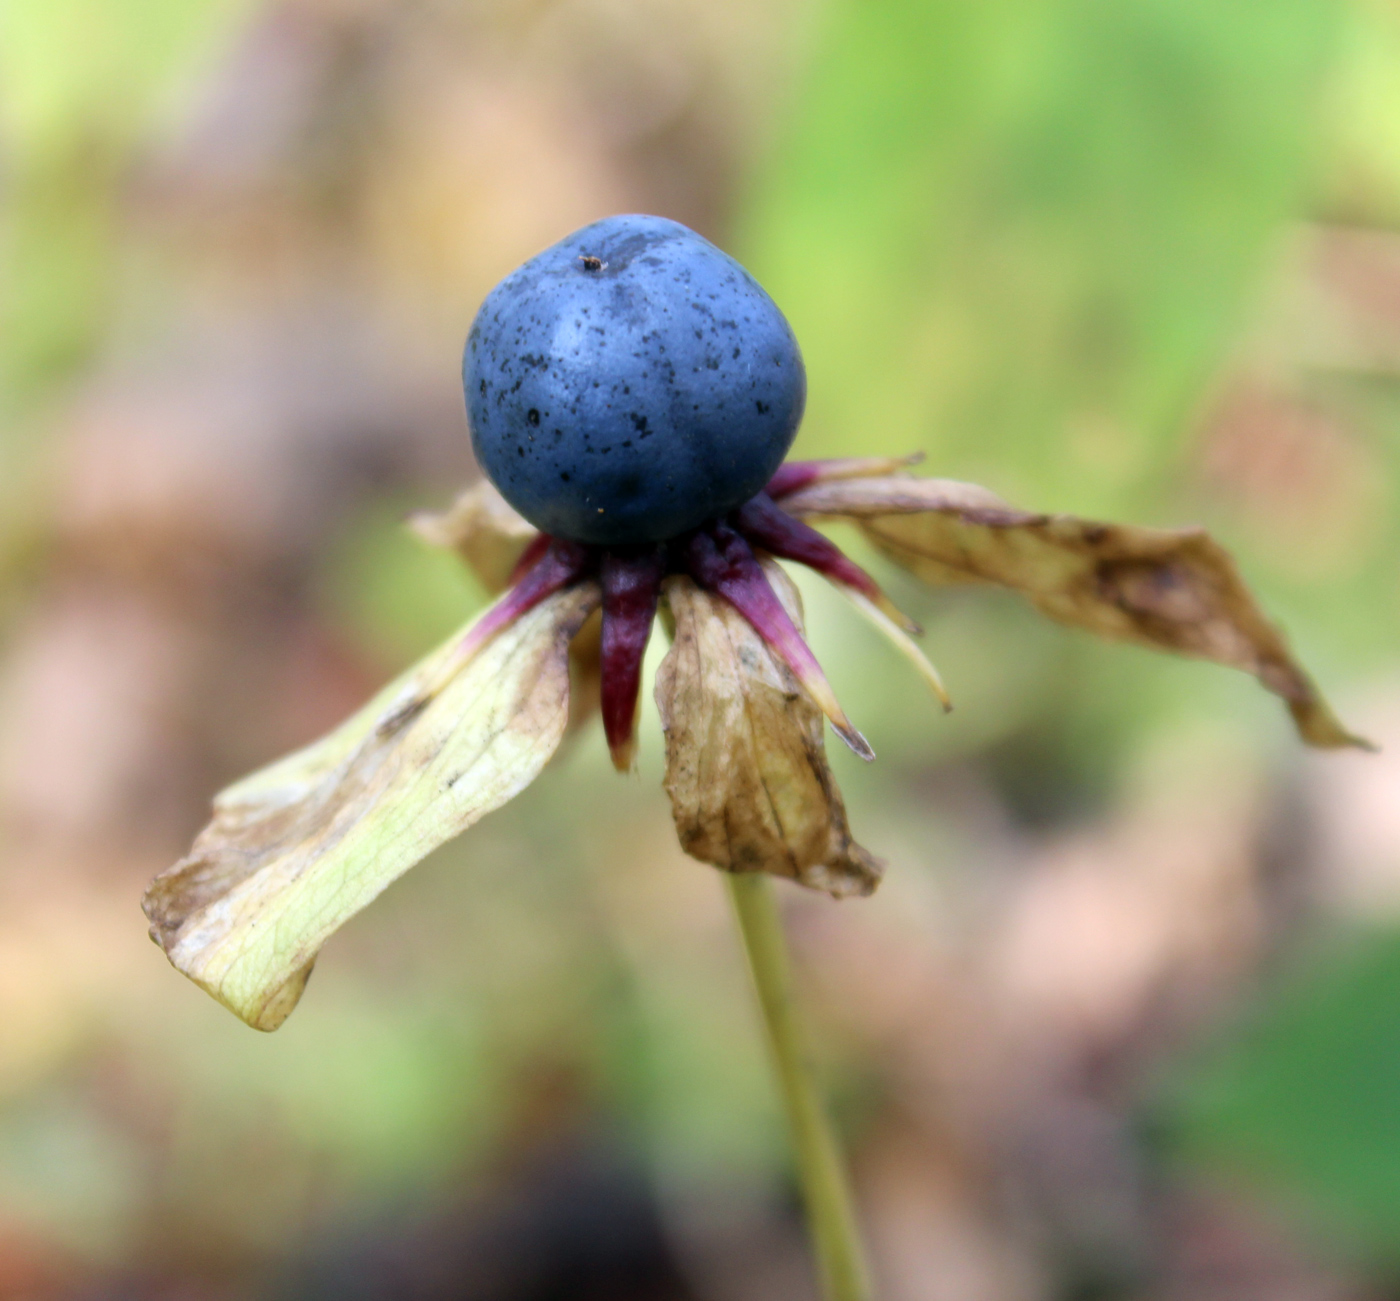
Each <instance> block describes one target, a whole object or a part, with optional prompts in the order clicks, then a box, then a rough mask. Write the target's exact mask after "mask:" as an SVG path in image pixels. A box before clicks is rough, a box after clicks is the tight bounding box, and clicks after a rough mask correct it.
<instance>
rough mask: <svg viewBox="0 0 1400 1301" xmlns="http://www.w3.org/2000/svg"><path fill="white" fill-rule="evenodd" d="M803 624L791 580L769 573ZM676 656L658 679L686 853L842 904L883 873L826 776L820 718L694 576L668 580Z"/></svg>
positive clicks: (741, 621)
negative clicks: (786, 881)
mask: <svg viewBox="0 0 1400 1301" xmlns="http://www.w3.org/2000/svg"><path fill="white" fill-rule="evenodd" d="M764 568H765V569H766V571H767V573H768V577H769V581H770V582H771V583H772V585H773V588H774V590H775V591H776V592H777V593H778V595H779V597H780V598H781V599H782V601H783V604H784V605H786V606H787V608H788V612H789V614H791V615H792V618H793V621H794V622H795V623H796V624H798V626H799V627H800V626H801V622H802V609H801V602H800V599H799V598H798V595H797V590H796V589H795V588H794V587H793V586H792V583H791V580H789V579H788V577H787V575H786V574H784V573H783V572H782V570H781V569H780V568H779V567H778V566H777V565H775V564H773V563H771V562H767V563H765V566H764ZM665 598H666V602H667V604H668V605H669V608H670V613H671V617H672V619H673V620H674V625H675V632H674V641H673V643H672V646H671V649H670V650H669V651H668V652H667V654H666V658H665V659H664V660H663V661H662V662H661V666H660V668H659V669H658V671H657V675H656V703H657V705H658V706H659V707H660V710H661V725H662V728H663V730H664V731H665V734H666V779H665V785H666V793H667V794H668V795H669V796H670V797H671V812H672V814H673V816H674V817H675V821H676V830H677V833H678V834H679V836H680V842H681V847H682V848H683V849H684V850H685V851H686V853H688V854H690V855H692V856H693V857H695V858H698V859H700V860H702V861H703V862H707V863H713V864H714V865H715V866H716V867H720V868H723V869H725V870H726V871H730V872H771V873H773V874H774V875H776V876H787V877H791V878H792V879H793V880H795V881H800V882H801V883H802V884H803V885H807V886H811V887H813V888H814V889H818V890H825V891H827V892H828V893H830V894H832V895H836V896H838V897H839V896H842V895H850V894H869V893H870V892H871V891H872V890H874V888H875V887H876V885H877V884H879V880H880V875H881V872H882V870H883V869H882V867H881V865H880V863H879V862H878V861H877V860H876V859H875V858H873V857H872V856H871V855H870V854H868V853H867V852H866V851H865V850H864V849H862V848H861V847H860V846H859V845H858V844H856V842H855V841H854V840H853V839H852V838H851V833H850V828H849V827H848V826H847V823H846V809H845V806H844V804H843V803H842V800H841V793H840V791H838V790H837V788H836V783H835V781H834V780H833V778H832V775H831V770H830V769H829V768H828V767H827V762H826V751H825V748H824V745H823V741H822V722H823V718H822V713H821V710H820V709H818V708H817V705H816V703H815V702H814V701H813V700H812V699H811V697H810V696H808V694H807V693H806V692H805V691H804V690H803V689H802V687H801V686H800V685H799V684H798V682H797V679H796V678H795V677H793V675H792V673H791V671H790V670H789V669H788V668H787V666H786V665H785V664H783V663H782V662H781V661H780V660H778V659H777V658H776V657H775V656H774V655H773V654H772V653H770V651H769V650H768V647H767V646H766V645H765V644H764V642H763V640H762V639H761V638H760V637H759V636H758V634H757V633H756V632H755V631H754V630H753V628H752V626H751V625H750V624H749V623H748V621H747V620H746V619H745V618H744V617H743V616H742V615H741V614H739V612H738V611H737V610H735V609H734V607H733V606H731V605H730V604H729V603H728V602H727V601H725V600H724V599H723V598H722V597H718V596H714V595H711V594H710V593H708V592H705V591H702V590H701V589H700V588H698V587H696V586H695V584H694V583H692V582H691V581H690V580H689V579H688V578H684V577H674V578H670V579H668V580H667V581H666V588H665Z"/></svg>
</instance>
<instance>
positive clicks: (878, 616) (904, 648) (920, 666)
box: [841, 587, 953, 714]
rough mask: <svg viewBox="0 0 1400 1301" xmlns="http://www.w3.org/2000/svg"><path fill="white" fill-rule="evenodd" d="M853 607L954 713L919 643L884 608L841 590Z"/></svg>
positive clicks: (946, 689)
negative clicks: (881, 634) (882, 635)
mask: <svg viewBox="0 0 1400 1301" xmlns="http://www.w3.org/2000/svg"><path fill="white" fill-rule="evenodd" d="M841 590H842V591H844V592H845V594H846V596H847V597H848V598H849V599H850V602H851V604H852V605H854V606H855V607H856V609H857V610H859V611H860V612H861V613H862V614H863V615H864V616H865V617H866V618H867V619H869V620H870V622H871V623H873V624H874V625H875V627H877V628H878V629H879V630H880V631H881V632H882V633H884V634H885V636H886V637H888V638H889V639H890V642H891V644H893V646H894V648H895V649H896V650H897V651H899V653H900V654H901V655H903V656H904V657H905V658H906V659H907V660H908V661H909V662H910V663H911V664H912V665H913V666H914V668H915V669H916V670H917V671H918V674H919V676H920V677H921V678H923V680H924V682H925V684H926V685H927V686H928V689H929V690H930V691H932V692H933V694H934V695H935V696H936V697H937V698H938V703H939V704H940V705H942V706H943V712H944V713H945V714H951V713H952V712H953V700H952V697H951V696H949V694H948V688H947V687H945V686H944V685H943V678H942V676H941V675H940V673H939V672H938V670H937V669H936V668H934V666H933V664H932V662H931V661H930V660H929V658H928V656H927V655H925V654H924V653H923V651H922V650H921V649H920V648H919V645H918V643H917V642H916V641H914V640H913V638H911V637H910V636H909V634H908V633H907V632H905V630H904V629H903V628H902V627H900V625H899V624H898V623H896V622H895V621H894V620H893V619H891V618H890V616H889V613H888V611H887V610H885V609H884V608H883V607H882V606H881V605H879V604H877V603H876V602H874V601H872V600H870V599H869V598H868V597H867V596H865V595H864V594H863V593H861V592H857V591H856V590H855V589H854V588H849V587H847V588H842V589H841Z"/></svg>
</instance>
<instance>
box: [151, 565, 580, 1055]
mask: <svg viewBox="0 0 1400 1301" xmlns="http://www.w3.org/2000/svg"><path fill="white" fill-rule="evenodd" d="M598 600H599V595H598V589H597V586H596V585H595V584H593V583H584V584H581V585H579V586H576V587H573V588H569V589H566V590H565V591H563V592H560V593H557V594H556V595H554V596H553V597H551V598H549V599H548V600H546V601H544V602H543V603H541V604H540V605H539V606H537V607H536V608H535V609H534V610H532V611H530V612H529V613H528V614H525V615H523V616H522V617H521V618H520V619H519V620H518V621H517V622H515V623H514V624H512V625H511V626H509V627H507V628H506V629H505V630H503V631H502V632H501V633H499V634H498V635H497V636H496V637H495V638H494V639H493V640H492V641H490V642H488V643H487V644H486V646H485V647H483V648H482V649H481V650H480V651H479V652H478V653H477V654H476V656H475V657H474V658H473V659H471V660H470V661H469V662H468V663H467V664H466V665H465V666H464V667H461V668H460V670H459V671H457V672H456V673H455V674H451V675H445V674H444V673H443V671H442V669H443V665H444V663H448V662H450V661H451V660H452V658H453V656H454V653H455V650H456V647H457V646H458V645H459V644H460V643H461V640H462V636H463V634H464V633H465V631H466V629H463V630H461V631H460V632H458V633H457V634H456V635H455V636H454V637H453V638H452V639H451V640H450V641H449V642H447V643H446V644H445V645H443V646H442V647H440V648H439V649H438V650H436V651H434V652H433V653H432V654H431V655H429V656H427V657H426V658H425V659H423V660H422V661H420V662H419V663H418V664H417V665H415V666H414V668H413V669H411V670H410V671H409V672H408V673H406V674H405V675H404V676H403V677H401V678H400V679H398V680H397V681H396V682H393V683H390V685H389V686H387V687H385V688H384V690H383V691H381V692H380V693H379V694H378V695H377V696H376V697H375V698H374V699H373V700H372V701H370V703H369V704H368V705H366V706H365V707H364V708H363V709H362V710H360V711H359V712H358V713H357V714H355V715H354V716H353V717H352V718H350V719H348V720H347V721H346V722H345V723H343V724H342V725H341V726H340V727H339V728H337V729H336V730H335V731H334V732H332V733H330V735H328V736H327V737H325V738H324V739H323V740H321V741H319V742H317V743H315V744H314V745H311V746H309V747H307V748H306V749H304V750H301V751H298V752H297V753H296V754H293V755H290V756H288V757H287V758H285V759H283V760H281V761H279V762H277V763H274V764H272V765H271V766H269V767H267V768H264V769H262V770H261V771H259V772H256V773H254V774H252V775H251V776H250V777H246V778H244V779H243V780H242V781H240V782H238V783H236V784H235V785H233V786H230V787H229V788H228V789H227V790H226V791H224V792H223V793H222V794H221V795H219V796H218V797H217V798H216V799H215V801H214V819H213V821H212V822H211V823H210V824H209V826H208V827H206V828H205V830H204V831H203V832H202V833H201V834H200V836H199V839H198V840H196V842H195V844H194V848H193V850H192V851H191V853H190V854H189V856H188V857H187V858H185V859H183V860H182V861H181V862H179V863H177V864H176V865H175V866H174V867H172V868H171V869H170V870H169V871H167V872H165V873H163V874H162V875H161V876H159V877H157V878H156V880H155V881H154V882H152V884H151V887H150V889H149V890H148V891H147V893H146V898H145V901H144V906H145V909H146V914H147V916H148V917H149V918H150V919H151V934H152V937H153V938H154V939H155V940H156V942H157V943H158V944H160V946H161V947H162V948H163V949H164V950H165V952H166V954H167V955H168V956H169V958H170V960H171V962H172V963H174V964H175V966H176V967H178V968H179V969H180V970H181V971H182V972H184V974H185V975H187V976H188V977H189V978H190V979H191V980H193V981H194V982H195V983H196V984H198V985H200V986H202V987H203V988H204V989H206V990H207V991H208V992H209V993H210V994H212V995H213V996H214V997H215V998H217V999H218V1000H219V1001H220V1002H221V1003H223V1004H225V1005H226V1006H227V1007H228V1008H230V1009H231V1010H232V1011H233V1012H235V1013H236V1014H237V1015H238V1016H240V1017H242V1018H243V1020H245V1021H247V1022H248V1024H249V1025H252V1026H254V1027H256V1028H257V1029H260V1030H273V1029H276V1028H277V1026H278V1025H280V1024H281V1023H282V1021H283V1020H284V1019H285V1018H286V1016H287V1014H288V1013H289V1012H290V1011H291V1010H292V1008H293V1007H294V1006H295V1005H296V1002H297V999H298V998H299V997H300V996H301V991H302V987H303V986H304V985H305V983H306V978H307V976H308V975H309V974H310V971H311V965H312V963H313V962H314V961H315V958H316V954H317V951H318V950H319V949H320V947H321V945H322V944H323V943H325V941H326V939H327V937H328V936H330V935H331V933H332V932H333V931H335V930H336V929H337V928H338V927H339V926H341V925H342V924H343V923H344V922H345V921H347V920H348V919H349V918H350V917H352V916H354V915H355V913H357V912H359V911H360V909H362V908H363V907H365V905H366V904H368V903H369V902H370V901H371V900H372V899H373V898H374V897H375V896H376V895H378V894H379V893H380V891H382V890H383V889H384V888H385V887H386V886H387V885H389V883H390V882H392V881H393V880H395V878H397V877H398V876H400V875H402V874H403V873H404V872H405V871H407V870H408V869H409V868H410V867H412V866H413V865H414V864H415V863H417V862H418V861H420V860H421V859H422V858H424V857H426V856H427V855H428V854H429V853H430V852H431V851H432V850H433V849H435V848H437V846H438V845H440V844H442V843H443V842H444V841H445V840H448V839H450V838H451V837H452V836H455V835H456V834H457V833H458V832H460V831H463V830H465V829H466V828H467V827H469V826H470V825H471V824H472V823H473V822H475V821H476V820H477V819H478V818H480V817H481V816H482V815H483V814H486V813H489V812H490V811H491V810H492V809H495V808H499V807H500V806H501V805H502V804H504V803H505V802H506V801H507V800H509V799H511V798H512V797H513V796H514V795H516V794H518V793H519V792H520V791H521V790H523V789H524V788H525V787H526V786H528V785H529V784H530V782H531V781H533V780H534V779H535V777H536V776H537V775H538V773H539V771H540V769H541V768H543V767H544V765H545V763H546V762H547V761H548V759H549V757H550V756H551V755H552V754H553V753H554V751H555V749H556V747H557V746H558V744H559V741H560V738H561V737H562V736H563V733H564V728H565V725H566V723H567V720H568V715H569V676H568V648H569V642H570V640H571V639H572V637H573V636H574V634H575V633H576V632H577V631H578V629H579V627H580V626H581V625H582V623H583V622H584V620H585V619H586V618H587V616H588V615H589V614H590V613H591V612H592V610H593V609H594V608H596V606H597V604H598ZM444 678H445V680H444ZM426 684H432V685H431V687H428V686H427V685H426ZM406 700H412V701H417V702H419V703H418V705H417V707H415V708H412V709H409V710H405V708H404V701H406Z"/></svg>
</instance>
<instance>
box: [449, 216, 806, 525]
mask: <svg viewBox="0 0 1400 1301" xmlns="http://www.w3.org/2000/svg"><path fill="white" fill-rule="evenodd" d="M462 379H463V383H464V385H465V387H466V394H467V415H468V418H469V420H470V422H471V433H472V446H473V448H474V449H475V451H476V457H477V460H478V461H479V462H480V464H481V467H482V469H483V470H485V472H486V474H487V475H488V476H489V477H490V479H491V481H492V482H493V483H494V484H495V485H496V487H497V488H499V489H500V491H501V494H502V495H503V496H504V497H505V499H506V500H507V501H508V502H510V504H511V505H512V506H514V507H515V509H516V510H518V511H519V512H520V513H521V514H522V515H523V516H524V517H525V518H526V519H527V520H529V521H530V523H532V524H533V525H535V527H536V528H538V529H540V530H542V531H543V532H545V533H549V534H552V535H553V536H555V537H561V538H570V539H572V540H574V541H576V542H589V543H596V544H601V545H613V546H616V545H624V544H628V543H645V542H659V541H663V540H664V539H666V538H672V537H676V536H677V535H679V534H682V533H684V532H686V531H687V530H688V529H693V528H695V527H697V526H698V525H700V524H703V523H705V521H707V520H710V519H714V518H716V517H717V516H720V515H723V514H724V513H725V512H726V511H730V510H733V509H734V508H735V507H737V506H739V505H741V504H742V503H744V502H745V501H747V500H748V499H749V498H750V497H752V496H753V495H754V494H755V493H757V492H759V491H760V490H761V489H762V488H763V486H764V484H766V483H767V482H768V480H769V478H770V477H771V476H772V474H773V472H774V470H776V469H777V468H778V466H779V464H781V462H782V460H783V457H784V456H786V455H787V450H788V448H789V447H790V446H791V444H792V440H793V436H794V435H795V434H796V433H797V426H798V423H799V422H800V421H801V419H802V408H803V405H804V403H805V401H806V396H807V377H806V372H805V371H804V369H803V366H802V354H801V353H800V352H799V351H798V348H797V340H796V339H795V338H794V337H793V334H792V330H791V329H790V328H789V327H788V323H787V321H786V320H785V319H784V317H783V314H782V312H780V311H779V310H778V308H777V305H776V304H775V303H774V302H773V300H772V299H771V298H769V297H768V295H767V294H766V293H764V292H763V290H762V288H761V287H760V286H759V284H758V282H757V281H756V280H754V278H753V277H752V276H751V275H749V273H748V272H747V271H745V270H744V268H743V267H741V266H740V265H739V264H738V263H737V262H735V261H734V259H733V258H731V257H729V256H728V255H727V254H725V253H722V252H721V251H720V250H719V249H717V248H716V247H715V246H714V245H713V244H711V243H710V242H709V241H708V240H705V239H702V238H701V237H700V236H699V235H697V234H696V233H695V232H694V231H693V230H689V229H687V228H686V227H685V226H682V225H680V224H679V223H678V222H674V221H667V220H665V219H664V218H661V217H644V216H625V217H609V218H607V219H606V220H604V221H599V222H594V224H593V225H591V226H585V227H584V228H583V229H582V230H579V231H575V232H574V233H573V234H572V235H570V236H569V237H568V238H567V239H564V240H561V241H560V242H559V243H558V244H555V245H554V247H553V248H548V249H546V250H545V251H544V252H543V253H541V254H540V255H539V256H538V257H535V258H531V259H530V261H528V262H526V263H525V264H524V265H523V266H521V267H518V268H517V269H516V270H515V271H513V272H511V274H510V275H508V276H507V277H506V278H505V279H504V280H502V281H501V283H500V284H498V285H497V286H496V287H495V289H493V290H492V291H491V293H490V294H489V295H488V296H487V299H486V301H485V302H484V303H483V304H482V305H481V310H480V311H479V312H478V313H477V316H476V320H475V322H474V323H473V324H472V329H471V334H470V336H469V337H468V339H467V348H466V355H465V356H464V358H463V361H462Z"/></svg>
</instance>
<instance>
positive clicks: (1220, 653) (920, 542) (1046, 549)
mask: <svg viewBox="0 0 1400 1301" xmlns="http://www.w3.org/2000/svg"><path fill="white" fill-rule="evenodd" d="M782 506H783V509H784V510H787V511H789V512H791V513H792V514H794V515H799V516H805V517H809V518H810V517H826V518H830V519H853V520H854V521H855V522H856V523H858V524H859V525H860V527H861V529H862V530H863V531H864V533H865V534H866V536H867V537H868V538H869V539H870V540H871V541H872V542H873V543H874V544H875V545H876V546H877V547H879V548H880V550H881V551H883V552H884V553H885V554H886V555H887V556H889V557H890V558H891V559H892V560H895V561H897V562H898V563H899V564H901V565H903V566H904V567H905V568H906V569H910V570H912V571H913V572H914V573H915V574H917V575H918V576H919V577H920V578H923V579H925V580H926V581H927V582H930V583H938V584H946V583H995V584H998V585H1000V586H1003V587H1009V588H1013V589H1014V590H1016V591H1018V592H1020V593H1022V594H1023V595H1024V596H1026V597H1027V598H1028V599H1029V600H1030V601H1031V602H1032V603H1033V604H1034V605H1035V606H1036V608H1037V609H1039V610H1040V611H1041V612H1042V613H1043V614H1046V615H1048V616H1049V617H1050V618H1052V619H1055V620H1057V621H1058V622H1060V623H1065V624H1071V625H1073V626H1075V627H1078V628H1085V629H1087V630H1088V631H1090V632H1093V633H1096V634H1098V635H1099V636H1101V637H1109V638H1114V639H1117V640H1121V641H1131V642H1136V643H1138V644H1139V645H1143V646H1150V647H1153V648H1154V649H1157V650H1169V651H1174V652H1177V653H1179V654H1182V655H1192V656H1197V657H1199V658H1202V659H1208V660H1214V661H1215V662H1216V663H1218V664H1227V665H1230V666H1232V667H1234V668H1239V669H1243V670H1245V671H1246V672H1247V673H1252V674H1254V676H1255V677H1257V678H1258V679H1259V681H1260V682H1262V683H1263V684H1264V686H1266V687H1267V688H1268V689H1269V690H1270V691H1272V692H1274V693H1275V694H1277V695H1279V696H1281V697H1282V698H1283V699H1284V701H1285V702H1286V703H1287V705H1288V708H1289V711H1290V712H1291V713H1292V715H1293V719H1294V721H1295V723H1296V724H1297V726H1298V731H1299V733H1300V734H1301V735H1302V737H1303V739H1304V740H1305V741H1307V742H1308V743H1309V744H1311V745H1316V746H1327V747H1331V746H1344V745H1359V746H1363V747H1364V746H1366V745H1367V743H1366V742H1365V741H1363V740H1361V739H1360V738H1358V737H1355V736H1353V735H1352V734H1351V733H1350V732H1348V731H1347V730H1346V728H1344V727H1343V726H1342V724H1341V723H1340V722H1339V721H1338V720H1337V718H1336V716H1335V715H1334V714H1333V713H1332V711H1331V709H1330V708H1329V707H1328V705H1327V703H1326V701H1324V700H1323V698H1322V696H1321V694H1320V693H1319V692H1318V690H1317V688H1316V687H1315V686H1314V685H1313V683H1312V680H1311V679H1310V678H1309V677H1308V675H1307V674H1306V673H1305V672H1304V671H1303V669H1302V667H1301V666H1300V665H1299V664H1298V663H1297V662H1296V661H1295V660H1294V658H1293V656H1292V654H1291V653H1290V652H1289V649H1288V644H1287V641H1286V640H1285V638H1284V636H1283V634H1282V633H1281V632H1280V631H1279V629H1278V628H1276V627H1275V626H1274V625H1273V624H1272V623H1271V622H1270V621H1269V620H1268V619H1267V618H1266V617H1265V615H1264V613H1263V611H1262V610H1260V608H1259V606H1258V605H1257V604H1256V602H1255V600H1254V598H1253V596H1252V595H1251V594H1250V591H1249V589H1248V587H1246V586H1245V583H1244V580H1243V579H1242V578H1241V577H1240V574H1239V571H1238V570H1237V569H1236V568H1235V562H1234V560H1233V559H1232V558H1231V557H1230V554H1229V552H1227V551H1226V550H1225V549H1224V548H1223V547H1222V546H1220V544H1219V543H1217V542H1216V541H1215V540H1214V539H1213V538H1212V537H1211V536H1210V535H1209V534H1208V533H1206V532H1205V530H1203V529H1199V528H1186V529H1151V528H1138V527H1136V526H1133V525H1128V524H1103V523H1098V522H1095V521H1093V520H1083V519H1079V518H1077V517H1075V516H1073V515H1034V514H1030V513H1028V512H1026V511H1021V510H1015V509H1013V508H1012V507H1010V506H1008V505H1007V504H1006V503H1005V502H1003V501H1002V500H1001V499H1000V498H998V497H996V496H995V495H994V494H993V493H991V492H989V491H987V489H985V488H979V487H977V486H976V485H974V484H966V483H955V482H953V481H951V480H944V479H913V478H907V477H902V476H899V477H891V478H884V479H851V480H844V481H836V482H830V483H821V484H816V485H813V486H812V487H810V488H805V489H802V490H801V491H799V492H796V493H794V494H792V495H791V496H790V497H786V498H784V500H783V502H782Z"/></svg>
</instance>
